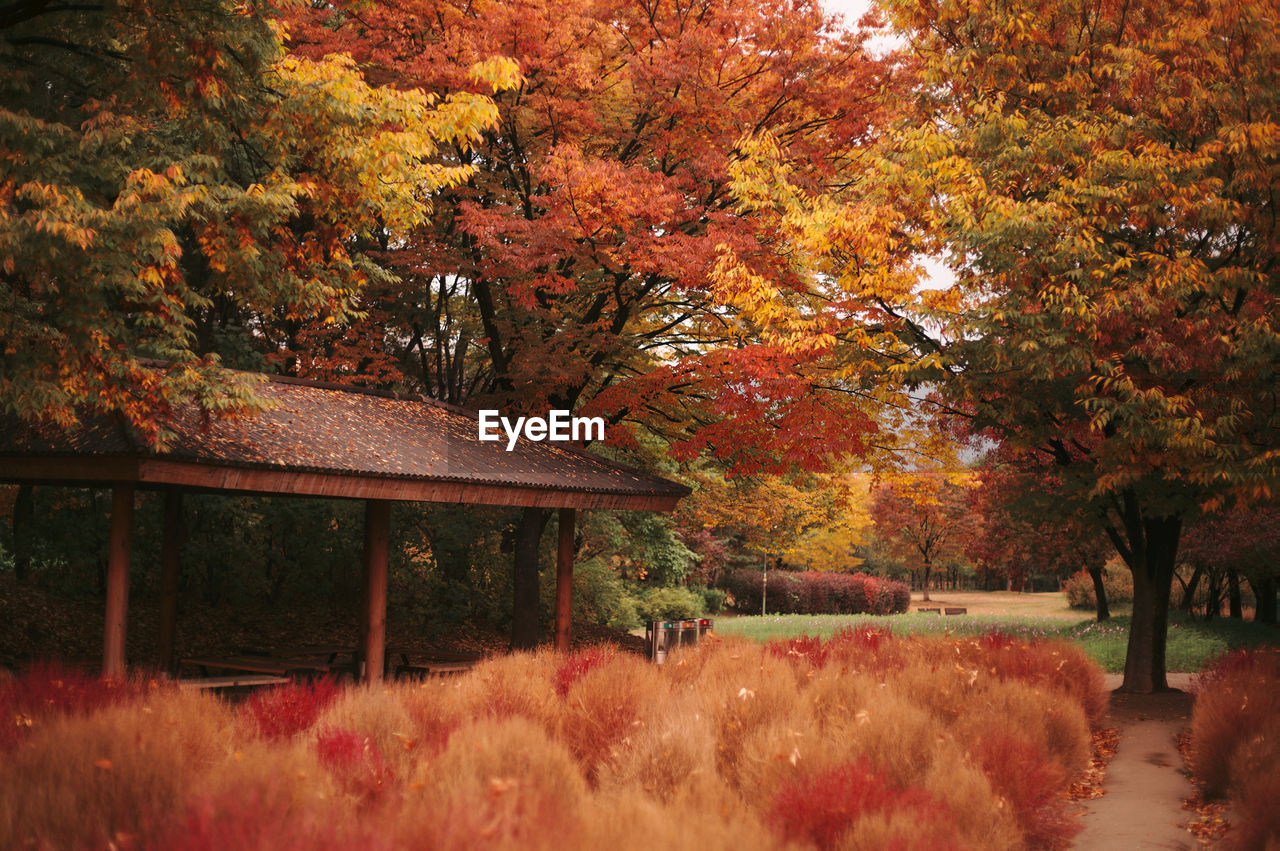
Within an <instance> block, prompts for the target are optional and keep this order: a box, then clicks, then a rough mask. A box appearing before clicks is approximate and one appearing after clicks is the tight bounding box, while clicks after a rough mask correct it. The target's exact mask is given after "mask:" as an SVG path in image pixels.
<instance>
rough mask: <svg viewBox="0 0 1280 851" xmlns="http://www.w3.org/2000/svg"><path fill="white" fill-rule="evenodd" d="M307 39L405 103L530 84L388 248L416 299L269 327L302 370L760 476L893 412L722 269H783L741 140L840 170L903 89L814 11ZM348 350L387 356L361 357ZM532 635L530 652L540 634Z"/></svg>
mask: <svg viewBox="0 0 1280 851" xmlns="http://www.w3.org/2000/svg"><path fill="white" fill-rule="evenodd" d="M292 27H293V40H292V42H291V45H292V48H293V50H294V51H295V53H297V54H299V55H305V56H321V55H324V54H326V53H329V52H332V51H335V50H338V51H343V52H349V53H351V54H352V55H353V56H355V57H356V59H357V61H358V62H359V63H360V64H361V67H362V68H364V69H366V71H367V73H368V74H369V75H370V77H371V78H372V79H374V80H377V81H379V82H384V81H385V82H390V83H393V84H394V85H396V86H398V87H401V88H414V87H422V88H423V89H424V90H426V91H429V92H433V93H437V94H440V95H447V94H450V93H454V92H459V91H470V90H471V89H472V88H473V83H471V82H470V81H469V80H468V79H467V78H466V76H465V74H464V73H463V72H462V69H464V68H466V67H467V65H468V64H469V63H471V62H472V61H474V60H476V59H478V58H482V57H486V56H490V55H493V54H501V55H506V56H511V57H513V58H514V59H515V60H516V61H517V62H518V63H519V67H520V71H521V74H522V75H523V78H522V79H523V82H522V84H521V85H520V86H519V87H518V88H517V89H515V90H513V91H511V92H509V93H506V94H503V95H500V96H498V97H497V98H496V100H497V103H498V108H499V113H500V119H499V123H498V126H497V127H496V128H495V129H494V130H493V131H492V132H489V133H486V134H485V135H484V137H483V139H482V140H481V142H480V143H479V144H478V145H475V146H472V147H471V148H469V149H463V148H459V149H458V150H456V151H454V152H453V160H452V161H455V162H457V163H459V164H463V165H468V166H471V167H472V168H473V169H474V174H473V175H472V176H471V177H470V178H469V179H468V180H467V181H466V182H465V183H464V184H462V185H460V186H458V187H456V188H454V189H451V190H449V191H447V192H444V193H442V194H441V196H440V197H439V199H438V201H439V203H438V205H437V211H438V213H437V214H436V215H435V216H433V218H432V219H431V221H430V223H429V225H428V226H425V227H423V228H420V229H418V230H416V231H415V232H414V234H413V235H412V236H411V237H410V238H408V239H405V240H384V241H383V244H382V246H381V248H382V249H384V250H383V251H382V253H381V254H380V255H379V257H380V262H382V263H384V264H385V265H386V267H387V268H388V269H391V270H393V271H394V272H395V273H396V275H397V277H398V279H399V281H400V283H398V284H396V285H393V286H391V287H388V288H385V289H383V290H380V291H376V292H375V291H369V293H368V296H367V298H366V302H365V304H364V306H365V308H366V310H367V311H368V315H369V317H370V318H369V320H368V321H365V322H354V323H350V324H347V325H343V326H339V327H324V326H314V325H313V326H310V327H300V326H299V325H298V323H288V322H286V323H272V322H269V321H268V322H267V323H266V324H265V327H266V328H267V330H266V333H268V334H271V335H273V337H274V338H275V339H277V340H279V341H280V344H281V347H282V351H287V352H288V358H289V360H288V365H289V367H290V368H291V369H295V370H296V371H297V372H298V373H299V374H304V375H316V376H323V377H328V378H341V379H342V380H362V381H368V380H378V381H385V380H397V378H396V377H395V376H391V375H389V374H388V373H389V372H391V371H392V370H386V369H385V368H386V367H387V365H391V366H392V367H394V371H396V372H398V380H400V381H403V382H404V383H405V384H407V385H408V386H410V387H413V388H416V389H419V390H421V391H424V392H427V393H429V394H431V395H433V396H436V397H439V398H442V399H446V400H448V401H450V402H454V403H459V404H466V405H471V406H486V407H500V408H505V409H509V410H512V411H515V412H521V413H527V412H540V411H545V410H546V409H547V408H560V409H569V410H582V411H585V412H590V413H599V414H602V415H604V416H606V417H608V418H609V420H610V422H611V429H610V438H611V440H614V441H616V442H618V443H619V444H621V445H624V446H630V447H631V448H637V447H639V446H640V444H638V443H637V442H636V441H635V440H633V439H632V438H633V435H632V433H631V431H630V430H631V428H632V427H635V428H637V429H640V430H641V431H644V432H647V433H648V434H649V435H651V436H652V435H656V436H657V438H658V440H659V443H658V444H657V445H658V446H660V447H661V448H660V450H659V451H660V452H664V453H665V452H667V451H670V448H671V447H673V446H674V447H675V448H676V449H677V451H679V452H680V453H681V455H682V457H684V458H692V457H694V456H696V455H698V454H701V453H706V454H708V455H711V456H715V457H718V458H721V459H723V460H724V462H725V463H726V464H727V465H729V466H731V467H732V468H734V469H735V470H737V471H740V472H761V471H764V472H782V471H785V470H787V469H789V468H791V467H794V466H803V465H811V466H817V465H820V464H822V463H824V462H825V460H826V458H827V456H828V455H829V454H830V453H831V452H832V451H836V452H842V451H848V452H858V451H862V450H863V449H864V437H865V435H866V434H867V433H868V432H869V431H870V430H871V429H872V428H873V425H874V421H875V416H876V410H875V409H874V408H873V407H871V406H870V405H868V404H867V403H866V402H865V401H864V399H863V398H862V397H860V396H859V395H857V394H856V393H854V392H851V390H852V389H856V388H849V387H846V386H842V385H841V384H840V382H839V381H838V377H836V376H833V375H831V374H829V373H825V372H823V371H822V370H821V369H820V368H819V367H818V366H816V365H815V361H814V359H813V358H812V357H810V355H809V353H806V352H798V351H788V350H785V349H782V348H779V347H777V346H773V345H770V344H766V343H764V342H763V341H761V340H760V339H759V335H758V326H757V325H755V324H754V323H753V322H751V321H745V320H743V319H742V318H741V317H739V316H737V315H735V313H734V311H733V310H732V309H731V308H730V307H729V306H728V305H727V304H726V299H725V298H724V297H723V294H722V293H721V292H720V290H719V285H718V284H717V283H716V282H715V281H714V280H713V279H712V276H711V272H712V269H713V266H714V264H715V258H716V249H717V246H721V245H733V246H736V247H737V249H738V251H739V252H740V253H741V254H742V255H744V256H749V257H752V258H756V259H759V260H760V262H765V258H766V256H767V255H768V252H767V251H766V250H765V249H764V248H763V247H762V246H766V245H767V244H768V242H769V241H770V240H771V230H770V226H769V225H768V224H767V223H765V222H762V221H759V220H756V219H755V218H753V217H751V216H744V215H742V214H740V212H739V211H738V210H737V207H736V204H735V202H734V199H733V198H732V196H731V193H730V190H729V184H730V174H729V164H730V162H731V161H732V160H733V158H734V157H735V156H736V154H737V149H736V147H735V146H736V143H737V141H738V139H740V138H741V137H742V136H743V134H744V133H748V132H753V131H759V130H763V129H770V130H772V131H773V132H775V133H777V134H778V135H779V136H780V137H781V138H784V139H786V140H787V141H788V142H789V143H790V144H791V145H793V146H794V149H795V150H796V151H799V152H803V154H802V155H803V156H805V157H807V158H809V159H810V160H811V161H812V163H813V164H814V167H815V169H817V170H819V171H823V172H825V173H827V174H828V175H830V174H832V173H833V166H834V163H832V162H831V161H830V160H829V159H828V156H827V152H828V151H830V150H834V149H835V148H836V147H837V145H836V143H835V141H834V140H840V142H839V145H840V146H848V144H849V143H850V141H851V140H853V141H854V143H855V144H856V142H857V140H862V139H865V138H866V137H867V135H868V128H869V126H870V118H871V109H872V105H873V101H874V98H873V95H874V94H875V93H876V92H877V91H878V90H879V88H880V87H881V86H882V85H883V84H885V81H884V80H883V79H882V78H881V76H880V74H879V70H880V69H879V66H878V65H877V64H876V63H874V62H873V61H872V60H870V59H868V58H867V57H866V55H865V54H864V53H863V51H862V50H861V47H860V42H859V41H858V40H857V38H855V37H853V36H840V35H838V34H837V33H835V32H834V31H833V30H832V29H831V27H830V20H829V18H828V17H827V16H826V15H825V14H824V13H823V12H822V10H821V8H820V7H819V6H818V5H817V4H816V3H813V2H809V0H804V2H798V3H790V2H787V3H781V2H775V1H774V0H750V2H728V0H696V2H693V3H636V2H632V0H605V2H594V0H593V2H586V0H569V2H556V3H551V2H546V0H519V1H518V2H517V0H480V1H479V2H471V0H468V2H462V0H406V2H401V3H396V4H394V5H392V4H368V3H363V2H337V3H332V4H324V5H323V6H321V5H318V4H317V5H314V6H312V7H310V8H306V7H298V8H297V10H296V11H295V13H294V15H293V20H292ZM783 285H784V286H792V287H798V286H801V285H802V281H801V279H800V277H799V276H795V277H792V278H789V279H788V280H787V281H785V282H784V284H783ZM375 317H376V318H375ZM348 340H354V341H357V344H356V345H355V346H354V347H351V350H354V351H356V352H369V351H370V350H373V351H374V352H375V354H374V355H372V356H367V355H365V356H361V357H352V356H351V355H350V353H349V351H348V350H344V341H348ZM644 445H645V446H653V445H654V444H644ZM526 514H527V516H526V517H524V518H522V520H521V521H520V523H519V524H518V531H519V534H518V537H519V541H520V543H519V544H518V545H517V546H516V552H517V558H518V564H517V567H516V584H517V588H516V594H517V596H518V597H519V598H520V599H521V600H522V603H521V605H519V606H518V607H517V609H518V610H519V611H522V612H529V611H536V606H535V605H534V603H536V598H535V597H534V596H533V595H534V594H535V593H536V587H537V584H536V570H537V565H536V562H531V561H529V560H528V559H527V558H525V556H528V555H529V554H533V553H536V552H537V547H536V536H538V535H540V534H541V530H542V528H543V526H544V525H545V518H544V517H543V512H542V511H541V510H538V509H530V510H529V511H528V512H526ZM529 536H533V537H534V544H533V545H530V544H529V543H528V542H527V540H526V539H527V538H528V537H529ZM516 632H517V635H516V636H515V644H516V645H517V646H529V645H530V644H531V643H532V642H533V641H534V640H536V632H537V623H536V621H529V620H525V619H522V620H520V622H519V623H518V625H517V629H516Z"/></svg>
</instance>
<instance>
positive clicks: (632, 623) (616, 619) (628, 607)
mask: <svg viewBox="0 0 1280 851" xmlns="http://www.w3.org/2000/svg"><path fill="white" fill-rule="evenodd" d="M607 625H608V626H609V627H610V628H611V629H620V630H623V631H626V632H630V631H631V630H633V629H639V628H640V627H642V626H644V620H643V619H642V618H641V617H640V601H639V600H637V599H636V598H635V597H623V598H622V601H621V602H620V603H619V604H618V611H617V612H616V613H615V614H614V616H613V617H612V618H610V619H609V623H608V624H607Z"/></svg>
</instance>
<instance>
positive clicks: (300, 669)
mask: <svg viewBox="0 0 1280 851" xmlns="http://www.w3.org/2000/svg"><path fill="white" fill-rule="evenodd" d="M180 662H181V664H183V665H194V666H195V667H197V668H199V669H200V674H201V676H204V677H208V676H209V671H210V670H215V671H248V672H249V673H252V674H268V675H270V676H274V677H285V676H288V675H291V674H292V675H300V676H315V675H316V674H327V673H329V666H328V665H327V664H323V663H320V662H308V661H307V660H305V659H275V658H272V657H270V656H257V655H242V656H193V657H189V658H186V659H182V660H180Z"/></svg>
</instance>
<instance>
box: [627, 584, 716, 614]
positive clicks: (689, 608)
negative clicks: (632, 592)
mask: <svg viewBox="0 0 1280 851" xmlns="http://www.w3.org/2000/svg"><path fill="white" fill-rule="evenodd" d="M702 608H703V601H702V595H701V594H699V593H698V592H697V591H691V590H689V589H688V588H654V589H652V590H650V591H648V592H647V593H646V594H645V595H644V597H643V598H642V599H641V600H640V601H639V604H638V605H637V607H636V609H637V611H638V613H639V615H640V619H641V620H644V621H662V620H675V619H677V618H681V619H683V618H696V617H700V616H701V615H702Z"/></svg>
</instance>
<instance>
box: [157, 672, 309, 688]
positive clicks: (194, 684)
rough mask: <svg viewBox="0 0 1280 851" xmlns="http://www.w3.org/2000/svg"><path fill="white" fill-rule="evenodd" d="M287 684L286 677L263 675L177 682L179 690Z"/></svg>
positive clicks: (200, 678)
mask: <svg viewBox="0 0 1280 851" xmlns="http://www.w3.org/2000/svg"><path fill="white" fill-rule="evenodd" d="M287 682H289V678H288V677H272V676H267V675H265V674H247V675H241V676H236V677H198V678H196V679H189V680H178V687H179V688H189V689H206V688H219V689H221V688H226V689H230V688H253V687H256V686H274V685H283V684H284V683H287Z"/></svg>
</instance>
